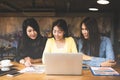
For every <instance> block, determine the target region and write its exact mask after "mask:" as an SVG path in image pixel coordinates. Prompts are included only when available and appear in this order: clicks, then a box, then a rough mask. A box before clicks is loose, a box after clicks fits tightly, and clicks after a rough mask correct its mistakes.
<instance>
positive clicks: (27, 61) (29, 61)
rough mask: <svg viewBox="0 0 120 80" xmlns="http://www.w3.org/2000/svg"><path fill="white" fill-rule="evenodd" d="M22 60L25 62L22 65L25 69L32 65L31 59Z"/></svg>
mask: <svg viewBox="0 0 120 80" xmlns="http://www.w3.org/2000/svg"><path fill="white" fill-rule="evenodd" d="M24 60H25V63H24V65H25V66H26V67H29V66H31V65H32V63H31V61H32V59H31V58H30V57H25V58H24Z"/></svg>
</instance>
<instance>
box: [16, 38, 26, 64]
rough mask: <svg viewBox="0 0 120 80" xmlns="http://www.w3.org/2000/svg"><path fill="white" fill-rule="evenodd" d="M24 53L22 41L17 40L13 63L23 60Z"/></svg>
mask: <svg viewBox="0 0 120 80" xmlns="http://www.w3.org/2000/svg"><path fill="white" fill-rule="evenodd" d="M24 51H25V50H24V45H23V41H22V40H19V41H18V48H17V53H16V56H15V61H17V62H19V60H20V59H23V58H24V57H25V56H26V54H25V52H24Z"/></svg>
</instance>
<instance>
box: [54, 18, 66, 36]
mask: <svg viewBox="0 0 120 80" xmlns="http://www.w3.org/2000/svg"><path fill="white" fill-rule="evenodd" d="M55 26H58V27H59V28H60V29H61V30H63V31H64V33H65V34H64V37H68V26H67V23H66V21H65V20H63V19H58V20H56V21H55V22H53V24H52V31H53V28H54V27H55ZM52 37H53V32H52Z"/></svg>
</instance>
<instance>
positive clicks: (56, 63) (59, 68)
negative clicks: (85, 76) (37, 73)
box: [44, 53, 82, 75]
mask: <svg viewBox="0 0 120 80" xmlns="http://www.w3.org/2000/svg"><path fill="white" fill-rule="evenodd" d="M44 64H45V73H46V74H48V75H81V74H82V54H80V53H77V54H76V53H49V54H47V53H46V54H44Z"/></svg>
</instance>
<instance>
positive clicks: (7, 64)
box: [0, 59, 11, 71]
mask: <svg viewBox="0 0 120 80" xmlns="http://www.w3.org/2000/svg"><path fill="white" fill-rule="evenodd" d="M0 63H1V70H2V71H8V70H10V65H11V61H10V60H8V59H6V60H2V61H1V62H0Z"/></svg>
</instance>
